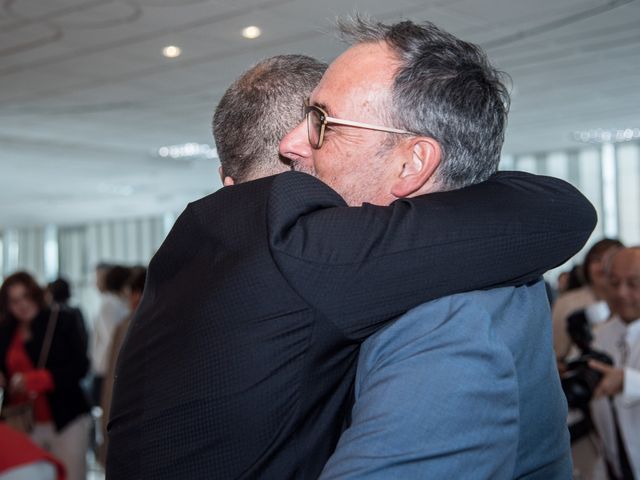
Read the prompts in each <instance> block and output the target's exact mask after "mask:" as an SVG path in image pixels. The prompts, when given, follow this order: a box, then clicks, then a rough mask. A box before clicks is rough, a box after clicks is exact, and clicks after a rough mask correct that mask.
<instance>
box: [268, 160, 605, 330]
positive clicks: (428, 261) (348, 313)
mask: <svg viewBox="0 0 640 480" xmlns="http://www.w3.org/2000/svg"><path fill="white" fill-rule="evenodd" d="M267 216H268V218H267V221H268V224H269V229H270V230H269V235H270V248H271V250H272V255H273V258H274V260H275V262H276V263H277V265H278V268H279V269H280V270H281V272H282V273H283V275H284V276H285V278H287V280H288V281H289V282H290V284H291V286H292V287H293V288H294V289H295V290H296V291H297V292H298V294H299V295H300V296H301V297H302V298H304V299H305V301H306V302H307V303H309V304H310V305H311V306H312V307H313V308H315V309H317V310H318V311H319V312H321V313H322V314H324V315H325V316H326V317H327V318H329V319H330V320H332V321H333V322H335V323H336V325H337V326H338V327H339V328H341V329H343V331H344V332H345V334H346V335H347V336H348V337H350V338H352V339H362V338H365V337H366V336H368V335H370V334H371V333H372V332H373V331H375V330H376V329H378V328H380V327H381V326H382V325H383V324H384V323H385V322H386V321H389V320H391V319H392V318H394V317H395V316H398V315H400V314H402V313H404V312H406V311H407V310H409V309H410V308H413V307H415V306H417V305H419V304H421V303H424V302H426V301H429V300H432V299H435V298H438V297H442V296H445V295H450V294H454V293H460V292H465V291H471V290H477V289H484V288H490V287H499V286H507V285H520V284H524V283H528V282H530V281H533V280H535V279H537V278H538V277H539V276H540V275H542V274H543V273H544V272H545V271H547V270H549V269H550V268H553V267H555V266H557V265H560V264H561V263H563V262H564V261H566V260H567V259H568V258H570V257H571V256H572V255H574V254H575V253H577V252H578V251H579V250H580V248H582V246H583V245H584V244H585V242H586V241H587V239H588V238H589V235H590V234H591V232H592V230H593V228H594V227H595V224H596V220H597V218H596V213H595V210H594V208H593V206H592V205H591V204H590V203H589V201H588V200H587V199H586V198H585V197H584V196H583V195H582V194H581V193H580V192H578V190H576V189H575V188H574V187H573V186H571V185H570V184H568V183H566V182H564V181H562V180H559V179H556V178H552V177H544V176H536V175H531V174H527V173H523V172H499V173H497V174H495V175H493V176H492V177H491V178H490V179H489V180H487V181H485V182H483V183H480V184H477V185H473V186H470V187H466V188H464V189H460V190H457V191H451V192H440V193H433V194H429V195H423V196H420V197H416V198H413V199H402V200H398V201H396V202H394V203H393V204H391V205H390V206H388V207H379V206H374V205H369V204H365V205H363V206H362V207H358V208H354V207H347V206H346V204H345V203H344V201H343V200H342V199H341V198H340V197H339V196H338V194H337V193H335V192H334V191H333V190H331V189H330V188H329V187H327V186H326V185H324V184H322V182H320V181H318V180H316V179H314V178H312V177H310V176H308V175H305V174H301V173H297V172H288V173H285V174H282V175H279V176H278V177H277V178H276V180H275V181H274V182H273V184H272V187H271V193H270V196H269V200H268V207H267Z"/></svg>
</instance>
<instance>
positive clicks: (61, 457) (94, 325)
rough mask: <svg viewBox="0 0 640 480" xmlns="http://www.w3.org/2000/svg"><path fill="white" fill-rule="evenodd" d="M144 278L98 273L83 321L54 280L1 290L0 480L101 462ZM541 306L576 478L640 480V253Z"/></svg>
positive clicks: (574, 275)
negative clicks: (565, 407) (95, 299)
mask: <svg viewBox="0 0 640 480" xmlns="http://www.w3.org/2000/svg"><path fill="white" fill-rule="evenodd" d="M145 277H146V270H145V268H144V267H125V266H122V265H108V264H99V265H98V266H97V268H96V288H97V290H98V292H99V296H100V300H99V308H98V310H97V312H96V314H95V315H94V316H93V317H92V318H90V320H91V321H90V322H86V321H85V317H84V315H83V313H82V312H81V310H80V309H79V308H77V307H75V306H73V305H71V304H70V299H71V298H72V292H71V288H70V285H69V283H68V282H67V281H66V280H64V279H62V278H59V279H57V280H55V281H53V282H51V283H49V284H48V285H46V286H41V285H39V284H38V283H37V281H36V280H35V278H34V277H33V276H32V275H30V274H29V273H27V272H16V273H14V274H12V275H10V276H8V277H7V278H6V279H5V280H4V282H3V283H2V286H1V287H0V404H1V405H2V416H3V420H4V421H3V422H0V479H4V478H12V479H16V478H18V479H19V478H25V479H32V478H52V479H54V478H56V479H62V478H66V479H71V480H73V479H83V478H86V464H87V463H86V452H88V451H91V452H93V453H94V454H95V458H96V459H97V460H98V462H101V463H104V459H105V457H106V448H107V440H106V439H107V437H106V424H107V419H108V418H109V407H110V399H111V392H112V388H113V378H114V370H115V363H116V358H117V355H118V352H119V349H120V346H121V345H122V342H123V340H124V337H125V334H126V331H127V328H128V326H129V323H130V321H131V318H132V316H133V313H134V312H135V310H136V308H137V306H138V303H139V302H140V299H141V297H142V292H143V289H144V282H145ZM549 299H550V302H551V303H552V322H553V335H554V349H555V353H556V358H557V365H558V371H559V374H560V377H561V379H562V385H563V389H564V391H565V394H566V396H567V401H568V404H569V408H570V410H569V418H568V425H569V430H570V434H571V441H572V447H573V451H574V465H575V469H576V474H577V475H576V477H577V478H584V479H590V478H594V479H595V478H608V479H615V480H617V479H625V480H626V479H633V478H640V475H639V474H638V472H639V469H640V321H638V320H640V248H637V247H636V248H625V247H624V246H623V245H622V243H621V242H620V241H618V240H616V239H603V240H601V241H599V242H597V243H595V244H594V245H593V246H592V247H591V249H590V250H589V251H588V253H587V254H586V256H585V258H584V262H583V264H582V265H577V266H575V267H573V268H572V269H571V270H570V271H567V272H563V273H561V274H560V276H559V277H558V284H557V290H556V293H555V295H550V296H549ZM88 332H90V333H88ZM599 463H600V467H599V466H598V464H599ZM598 468H600V469H601V471H602V473H601V475H602V476H600V477H598V474H597V472H596V471H597V470H598ZM6 472H11V475H12V476H11V477H9V476H5V475H6Z"/></svg>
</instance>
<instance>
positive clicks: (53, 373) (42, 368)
mask: <svg viewBox="0 0 640 480" xmlns="http://www.w3.org/2000/svg"><path fill="white" fill-rule="evenodd" d="M88 367H89V361H88V359H87V355H86V350H85V344H84V342H83V339H82V333H81V332H80V331H79V329H78V322H77V320H76V318H75V317H74V316H73V315H71V314H69V312H66V311H62V310H57V309H53V310H52V309H50V308H48V307H47V306H46V303H45V300H44V292H43V290H42V289H41V288H40V286H39V285H38V284H37V283H36V281H35V279H34V278H33V277H32V276H31V275H29V274H28V273H26V272H17V273H14V274H12V275H10V276H9V277H7V278H6V280H5V281H4V283H3V284H2V286H1V287H0V371H1V373H2V378H0V381H3V382H4V384H5V387H6V390H7V392H8V399H7V400H8V403H9V404H13V405H20V404H30V405H32V406H33V416H34V422H35V423H34V426H33V429H32V430H31V432H30V436H31V439H32V440H33V441H34V442H35V443H36V444H38V445H39V446H40V447H42V448H44V449H46V450H48V451H50V452H51V453H52V454H53V455H54V456H55V457H57V458H59V459H60V460H61V461H62V463H63V464H64V466H65V468H66V470H67V474H68V477H67V478H69V479H70V480H75V479H83V478H85V471H86V466H85V455H86V451H87V446H88V417H87V415H86V413H87V412H88V410H89V405H88V403H87V401H86V398H85V396H84V394H83V392H82V390H81V388H80V381H81V379H82V378H83V377H84V376H85V374H86V373H87V370H88Z"/></svg>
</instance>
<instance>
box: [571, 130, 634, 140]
mask: <svg viewBox="0 0 640 480" xmlns="http://www.w3.org/2000/svg"><path fill="white" fill-rule="evenodd" d="M571 138H572V139H573V140H575V141H576V142H582V143H621V142H630V141H632V140H638V139H640V128H625V129H617V130H613V129H610V130H607V129H604V128H596V129H593V130H582V131H577V132H573V133H572V134H571Z"/></svg>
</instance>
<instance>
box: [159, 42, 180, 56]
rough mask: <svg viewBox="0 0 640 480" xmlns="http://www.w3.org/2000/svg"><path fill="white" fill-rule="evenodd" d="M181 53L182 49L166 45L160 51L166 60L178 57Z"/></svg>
mask: <svg viewBox="0 0 640 480" xmlns="http://www.w3.org/2000/svg"><path fill="white" fill-rule="evenodd" d="M181 53H182V49H181V48H180V47H176V46H175V45H167V46H166V47H164V48H163V49H162V55H164V56H165V57H167V58H176V57H179V56H180V54H181Z"/></svg>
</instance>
